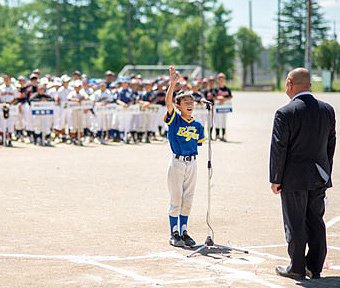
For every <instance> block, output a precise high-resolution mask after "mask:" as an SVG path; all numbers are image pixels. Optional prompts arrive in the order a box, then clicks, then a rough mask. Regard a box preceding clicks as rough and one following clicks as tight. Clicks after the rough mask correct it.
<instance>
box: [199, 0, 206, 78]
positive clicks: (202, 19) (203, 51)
mask: <svg viewBox="0 0 340 288" xmlns="http://www.w3.org/2000/svg"><path fill="white" fill-rule="evenodd" d="M199 3H200V16H201V78H202V79H203V78H204V76H205V36H204V25H205V24H204V4H203V3H204V2H203V0H200V1H199Z"/></svg>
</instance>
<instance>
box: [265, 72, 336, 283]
mask: <svg viewBox="0 0 340 288" xmlns="http://www.w3.org/2000/svg"><path fill="white" fill-rule="evenodd" d="M310 87H311V84H310V74H309V72H308V70H306V69H304V68H297V69H294V70H292V71H290V73H289V74H288V76H287V79H286V94H287V95H288V96H289V98H290V99H291V100H290V102H289V103H288V104H287V105H285V106H284V107H282V108H280V109H279V110H277V111H276V114H275V119H274V126H273V133H272V141H271V151H270V182H271V183H272V185H271V189H272V191H273V193H274V194H281V202H282V213H283V221H284V228H285V233H286V240H287V242H288V254H289V256H290V259H291V262H290V265H289V266H288V267H287V268H283V267H280V266H278V267H276V273H277V274H279V275H281V276H284V277H289V278H293V279H303V278H305V275H306V274H307V276H309V277H311V278H320V273H321V270H322V267H323V263H324V260H325V257H326V253H327V245H326V228H325V223H324V221H323V215H324V212H325V204H324V197H325V191H326V189H327V188H329V187H331V186H332V181H331V172H332V166H333V155H334V149H335V113H334V110H333V108H332V107H331V106H330V105H329V104H327V103H325V102H322V101H320V100H317V99H315V98H314V97H313V96H312V95H311V94H310ZM306 244H308V248H309V249H308V253H307V255H305V249H306Z"/></svg>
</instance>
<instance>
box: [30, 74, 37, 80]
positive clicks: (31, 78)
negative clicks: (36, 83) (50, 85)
mask: <svg viewBox="0 0 340 288" xmlns="http://www.w3.org/2000/svg"><path fill="white" fill-rule="evenodd" d="M33 79H38V75H37V74H34V73H32V74H31V75H30V80H33Z"/></svg>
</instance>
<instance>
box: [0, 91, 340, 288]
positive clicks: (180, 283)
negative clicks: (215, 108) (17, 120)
mask: <svg viewBox="0 0 340 288" xmlns="http://www.w3.org/2000/svg"><path fill="white" fill-rule="evenodd" d="M317 96H318V97H319V98H320V99H324V100H326V101H328V102H329V103H331V104H332V105H333V107H334V108H335V109H336V111H337V119H340V117H339V116H340V115H339V114H338V113H340V94H328V95H327V94H320V95H317ZM287 101H288V98H287V97H286V96H284V95H283V94H275V93H235V97H234V101H233V107H234V113H232V115H229V116H228V127H229V129H228V132H229V133H228V140H229V142H227V143H223V142H213V161H212V163H213V186H212V215H211V220H212V226H213V228H214V231H215V242H216V243H218V244H223V245H228V246H233V247H246V248H247V249H249V252H250V253H249V254H243V253H239V252H236V251H231V252H228V251H222V252H225V253H224V254H221V253H219V252H218V251H216V250H214V249H212V250H211V251H208V252H210V253H203V254H197V255H195V256H194V257H192V258H187V257H186V255H188V254H189V253H190V251H191V250H190V249H181V248H174V247H172V246H170V245H169V244H168V240H169V224H168V218H167V214H166V211H167V205H168V192H167V189H166V182H165V179H166V170H167V165H168V161H169V156H170V148H169V144H168V143H162V142H155V143H153V144H139V145H124V144H112V145H105V146H100V145H96V144H91V145H89V146H87V147H76V146H71V145H66V144H60V145H58V146H56V147H54V148H48V147H35V146H33V145H26V144H19V143H14V146H15V147H14V148H3V147H0V159H1V163H2V165H1V168H0V175H1V183H0V193H1V194H0V195H1V202H0V228H1V229H0V231H1V232H0V287H49V288H56V287H63V288H64V287H91V288H92V287H150V286H156V287H188V286H189V285H190V286H192V287H276V288H279V287H299V286H300V287H340V209H339V207H340V194H339V192H340V159H339V157H340V156H339V153H337V152H336V155H335V161H334V172H333V184H334V188H332V189H329V190H328V206H327V209H326V215H325V222H326V223H327V226H328V229H327V233H328V234H327V237H328V246H329V249H328V255H327V263H326V264H327V265H326V268H327V269H324V271H323V273H322V276H323V278H322V279H320V280H306V281H302V282H296V281H294V280H290V279H284V278H280V277H279V276H276V275H275V272H274V268H275V266H277V265H282V266H285V265H287V264H288V259H287V257H288V256H287V252H286V246H285V237H284V231H283V224H282V214H281V205H280V198H279V196H275V195H273V194H272V193H271V191H270V185H269V183H268V162H269V145H270V136H271V129H272V121H273V115H274V112H275V110H276V109H277V108H278V107H280V106H281V105H283V104H285V103H287ZM337 131H339V130H338V129H337ZM336 150H338V149H336ZM199 153H200V155H199V158H198V182H197V190H196V195H195V199H194V205H193V209H192V213H191V217H190V219H189V232H190V234H191V236H192V237H193V238H194V239H195V240H196V242H198V243H201V242H204V241H205V239H206V236H207V233H208V229H207V226H206V223H205V215H206V207H207V168H206V162H207V145H204V146H203V147H201V148H200V151H199Z"/></svg>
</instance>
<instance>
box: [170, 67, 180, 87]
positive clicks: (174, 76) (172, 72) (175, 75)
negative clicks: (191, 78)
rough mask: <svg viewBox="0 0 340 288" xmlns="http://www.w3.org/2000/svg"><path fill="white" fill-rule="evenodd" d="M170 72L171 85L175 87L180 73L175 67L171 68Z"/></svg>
mask: <svg viewBox="0 0 340 288" xmlns="http://www.w3.org/2000/svg"><path fill="white" fill-rule="evenodd" d="M169 70H170V83H171V84H172V85H175V84H176V83H177V81H178V79H179V75H178V72H177V71H176V69H175V67H174V66H170V68H169Z"/></svg>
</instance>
